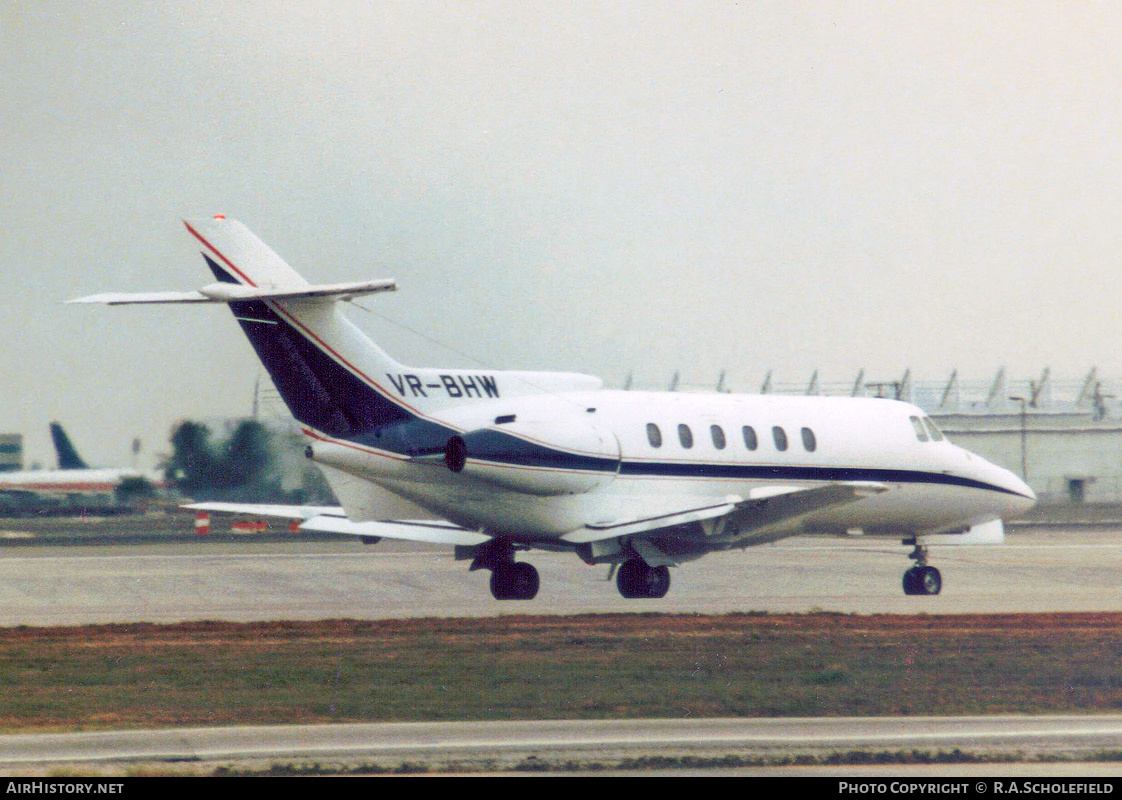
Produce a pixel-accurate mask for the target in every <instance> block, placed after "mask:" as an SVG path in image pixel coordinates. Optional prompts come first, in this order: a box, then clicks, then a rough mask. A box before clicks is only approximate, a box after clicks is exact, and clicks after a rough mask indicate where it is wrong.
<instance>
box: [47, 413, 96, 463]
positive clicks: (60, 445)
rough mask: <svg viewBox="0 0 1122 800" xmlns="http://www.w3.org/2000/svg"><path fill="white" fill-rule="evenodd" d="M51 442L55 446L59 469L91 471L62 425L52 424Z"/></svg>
mask: <svg viewBox="0 0 1122 800" xmlns="http://www.w3.org/2000/svg"><path fill="white" fill-rule="evenodd" d="M51 440H52V441H54V444H55V454H56V455H57V456H58V468H59V469H89V465H88V464H86V462H85V461H83V460H82V457H81V456H80V455H78V451H77V450H76V449H75V447H74V445H73V444H71V442H70V437H69V436H67V435H66V431H65V430H64V429H63V427H62V425H60V424H59V423H57V422H52V423H51Z"/></svg>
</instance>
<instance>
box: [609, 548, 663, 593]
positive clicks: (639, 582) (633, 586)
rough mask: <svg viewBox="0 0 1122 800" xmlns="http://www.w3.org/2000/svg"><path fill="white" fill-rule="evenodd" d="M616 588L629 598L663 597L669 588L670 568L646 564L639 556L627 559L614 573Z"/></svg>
mask: <svg viewBox="0 0 1122 800" xmlns="http://www.w3.org/2000/svg"><path fill="white" fill-rule="evenodd" d="M616 588H618V589H619V593H620V594H621V595H623V596H624V597H626V598H627V599H629V600H631V599H635V598H638V597H646V598H658V597H665V596H666V593H667V592H668V591H669V590H670V569H669V568H668V567H665V566H663V567H651V566H648V565H647V562H646V561H644V560H643V559H641V558H632V559H629V560H627V561H625V562H623V566H622V567H620V568H619V572H618V573H617V574H616Z"/></svg>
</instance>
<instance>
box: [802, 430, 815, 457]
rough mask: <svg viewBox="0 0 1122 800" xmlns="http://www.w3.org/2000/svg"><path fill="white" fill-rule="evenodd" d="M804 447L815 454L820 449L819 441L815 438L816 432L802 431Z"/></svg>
mask: <svg viewBox="0 0 1122 800" xmlns="http://www.w3.org/2000/svg"><path fill="white" fill-rule="evenodd" d="M802 435H803V447H804V448H806V451H807V452H808V453H813V452H814V451H815V450H817V449H818V440H817V439H816V438H815V437H814V431H812V430H811V429H810V428H803V429H802Z"/></svg>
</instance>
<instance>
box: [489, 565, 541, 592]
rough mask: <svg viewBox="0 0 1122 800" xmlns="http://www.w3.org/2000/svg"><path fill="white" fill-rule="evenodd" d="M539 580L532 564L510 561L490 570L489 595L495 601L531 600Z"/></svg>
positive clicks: (536, 590)
mask: <svg viewBox="0 0 1122 800" xmlns="http://www.w3.org/2000/svg"><path fill="white" fill-rule="evenodd" d="M539 584H540V579H539V577H538V571H537V570H536V569H535V568H534V565H533V564H527V563H525V562H521V561H512V562H511V563H509V564H499V565H498V566H496V567H495V568H494V569H493V570H491V595H492V596H493V597H494V598H495V599H496V600H533V599H534V598H535V597H537V594H538V586H539Z"/></svg>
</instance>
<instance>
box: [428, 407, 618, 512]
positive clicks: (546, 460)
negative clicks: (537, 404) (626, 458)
mask: <svg viewBox="0 0 1122 800" xmlns="http://www.w3.org/2000/svg"><path fill="white" fill-rule="evenodd" d="M444 463H445V465H446V466H447V467H448V469H449V470H451V471H452V472H455V473H458V474H462V475H465V476H468V477H471V478H477V479H479V480H482V481H486V482H488V483H492V484H495V485H496V486H502V487H504V488H507V489H512V490H514V491H516V492H526V493H528V494H535V495H543V496H544V495H557V494H583V493H585V492H591V491H593V490H594V489H599V488H600V487H602V486H605V485H607V484H609V483H611V482H612V481H613V480H614V479H615V476H616V473H617V472H618V470H619V442H617V441H616V438H615V436H614V435H612V434H611V433H610V432H607V431H603V430H601V429H600V428H598V427H596V426H594V425H592V424H590V422H589V421H588V420H586V419H584V418H582V417H571V418H568V419H559V420H551V421H549V422H508V423H504V424H502V425H496V426H494V427H490V428H480V429H478V430H474V431H469V432H468V433H465V434H462V435H460V436H453V437H452V438H451V439H449V440H448V444H447V445H446V446H445V448H444Z"/></svg>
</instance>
